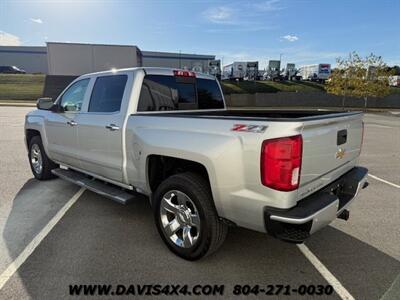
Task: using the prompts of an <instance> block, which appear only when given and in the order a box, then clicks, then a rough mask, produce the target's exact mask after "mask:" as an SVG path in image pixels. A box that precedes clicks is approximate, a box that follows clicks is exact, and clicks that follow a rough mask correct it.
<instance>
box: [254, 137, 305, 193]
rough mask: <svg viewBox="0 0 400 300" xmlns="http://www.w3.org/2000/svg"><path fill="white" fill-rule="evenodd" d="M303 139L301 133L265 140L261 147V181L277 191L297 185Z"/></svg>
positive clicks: (288, 189)
mask: <svg viewBox="0 0 400 300" xmlns="http://www.w3.org/2000/svg"><path fill="white" fill-rule="evenodd" d="M302 148H303V139H302V137H301V135H296V136H291V137H284V138H278V139H271V140H265V141H264V142H263V144H262V148H261V182H262V184H263V185H265V186H267V187H270V188H273V189H275V190H278V191H293V190H295V189H297V188H298V187H299V182H300V170H301V156H302V151H303V150H302Z"/></svg>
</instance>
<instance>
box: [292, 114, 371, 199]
mask: <svg viewBox="0 0 400 300" xmlns="http://www.w3.org/2000/svg"><path fill="white" fill-rule="evenodd" d="M303 125H304V127H303V132H302V136H303V158H302V168H301V177H300V188H299V197H300V198H303V197H305V196H307V195H309V194H311V193H312V192H315V191H317V190H318V189H320V188H322V187H323V186H325V185H327V184H329V183H330V182H332V181H334V180H336V179H337V178H338V177H339V176H341V175H343V174H344V173H345V172H347V171H349V170H350V169H351V168H352V167H354V166H355V165H356V163H357V158H358V156H359V155H360V150H361V149H360V148H361V143H362V135H363V123H362V114H361V113H360V114H353V115H350V116H343V117H340V116H338V117H335V118H327V119H320V120H310V121H304V124H303Z"/></svg>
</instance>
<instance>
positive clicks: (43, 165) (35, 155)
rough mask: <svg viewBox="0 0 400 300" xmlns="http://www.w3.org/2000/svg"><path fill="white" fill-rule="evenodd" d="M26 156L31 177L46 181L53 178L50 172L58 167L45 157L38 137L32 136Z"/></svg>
mask: <svg viewBox="0 0 400 300" xmlns="http://www.w3.org/2000/svg"><path fill="white" fill-rule="evenodd" d="M28 156H29V164H30V166H31V170H32V173H33V176H35V178H36V179H39V180H46V179H50V178H54V177H55V176H54V175H53V174H52V173H51V170H53V169H55V168H57V167H58V165H57V164H56V163H54V162H53V161H52V160H51V159H50V158H48V157H47V155H46V152H45V151H44V148H43V144H42V139H41V138H40V136H34V137H33V138H32V139H31V141H30V143H29V153H28Z"/></svg>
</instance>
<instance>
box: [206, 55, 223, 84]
mask: <svg viewBox="0 0 400 300" xmlns="http://www.w3.org/2000/svg"><path fill="white" fill-rule="evenodd" d="M208 74H209V75H212V76H215V77H216V78H217V79H218V80H221V60H219V59H216V60H210V61H209V62H208Z"/></svg>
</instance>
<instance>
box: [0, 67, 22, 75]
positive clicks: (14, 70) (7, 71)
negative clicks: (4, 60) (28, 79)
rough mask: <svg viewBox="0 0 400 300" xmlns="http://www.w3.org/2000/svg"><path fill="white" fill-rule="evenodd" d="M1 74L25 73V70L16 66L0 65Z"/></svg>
mask: <svg viewBox="0 0 400 300" xmlns="http://www.w3.org/2000/svg"><path fill="white" fill-rule="evenodd" d="M0 73H1V74H25V73H26V71H25V70H22V69H20V68H18V67H16V66H0Z"/></svg>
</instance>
